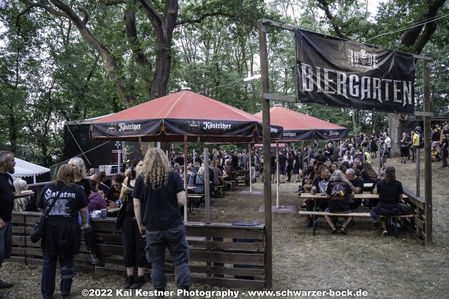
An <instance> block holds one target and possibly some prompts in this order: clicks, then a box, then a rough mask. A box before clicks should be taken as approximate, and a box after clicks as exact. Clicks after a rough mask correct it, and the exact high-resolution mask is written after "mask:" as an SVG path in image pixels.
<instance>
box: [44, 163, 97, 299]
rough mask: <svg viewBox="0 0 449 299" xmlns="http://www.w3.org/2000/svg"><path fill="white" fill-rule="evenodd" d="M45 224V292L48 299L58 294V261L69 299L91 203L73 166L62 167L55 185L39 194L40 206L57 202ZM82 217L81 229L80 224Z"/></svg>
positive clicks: (66, 296) (87, 225)
mask: <svg viewBox="0 0 449 299" xmlns="http://www.w3.org/2000/svg"><path fill="white" fill-rule="evenodd" d="M55 200H56V202H55V204H54V206H53V207H52V209H51V210H50V212H49V214H48V218H47V220H46V222H45V230H44V235H43V237H42V243H41V246H42V252H43V257H44V265H43V267H42V284H41V292H42V297H43V298H44V299H50V298H53V292H54V291H55V276H56V261H57V259H58V257H59V264H60V265H61V284H60V288H61V297H62V298H69V296H70V290H71V288H72V279H73V276H74V256H75V255H76V254H77V253H78V251H79V248H80V245H81V229H82V230H86V229H87V228H88V227H89V224H88V223H87V214H88V213H87V204H88V199H87V196H86V194H85V193H84V191H83V189H82V188H81V187H80V186H79V185H77V184H75V183H74V170H73V168H72V166H71V165H67V164H64V165H62V166H61V167H60V168H59V170H58V173H57V174H56V179H55V181H54V182H53V183H50V184H47V185H46V186H45V187H44V188H43V189H42V191H41V192H40V194H39V197H38V200H37V206H38V207H40V208H46V207H48V206H50V205H51V204H52V202H53V201H55ZM78 213H80V214H81V227H80V224H79V222H78Z"/></svg>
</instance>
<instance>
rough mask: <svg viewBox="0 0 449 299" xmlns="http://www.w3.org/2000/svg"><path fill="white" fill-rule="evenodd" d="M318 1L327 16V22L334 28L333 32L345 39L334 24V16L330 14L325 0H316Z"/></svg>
mask: <svg viewBox="0 0 449 299" xmlns="http://www.w3.org/2000/svg"><path fill="white" fill-rule="evenodd" d="M317 1H318V3H319V4H320V5H319V6H320V8H321V9H322V10H323V11H324V13H325V14H326V17H327V18H328V20H329V22H330V23H331V25H332V28H334V31H335V34H337V36H338V37H341V38H345V39H347V37H346V36H345V35H344V34H343V33H341V31H340V28H339V27H338V26H337V25H336V24H335V21H334V20H335V18H334V16H333V15H332V14H331V12H330V9H329V4H328V3H327V2H326V0H317Z"/></svg>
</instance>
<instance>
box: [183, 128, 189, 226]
mask: <svg viewBox="0 0 449 299" xmlns="http://www.w3.org/2000/svg"><path fill="white" fill-rule="evenodd" d="M187 180H188V174H187V135H184V190H185V192H186V203H185V205H184V222H187V202H188V201H189V200H188V198H187V183H188V182H187Z"/></svg>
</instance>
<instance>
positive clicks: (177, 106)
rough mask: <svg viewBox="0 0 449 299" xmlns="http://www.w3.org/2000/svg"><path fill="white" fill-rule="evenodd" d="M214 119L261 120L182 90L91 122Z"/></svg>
mask: <svg viewBox="0 0 449 299" xmlns="http://www.w3.org/2000/svg"><path fill="white" fill-rule="evenodd" d="M155 118H157V119H166V118H171V119H214V120H235V121H256V122H260V119H258V118H257V117H255V116H254V115H252V114H250V113H248V112H245V111H243V110H240V109H238V108H235V107H232V106H229V105H226V104H224V103H222V102H219V101H216V100H213V99H211V98H208V97H206V96H203V95H200V94H197V93H194V92H192V91H188V90H183V91H180V92H177V93H174V94H171V95H167V96H164V97H161V98H157V99H154V100H152V101H148V102H145V103H143V104H140V105H137V106H134V107H131V108H128V109H126V110H123V111H120V112H117V113H115V114H112V115H109V116H106V117H104V118H101V119H99V120H97V121H94V123H103V122H115V121H128V120H130V119H133V120H143V119H155Z"/></svg>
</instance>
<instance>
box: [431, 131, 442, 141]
mask: <svg viewBox="0 0 449 299" xmlns="http://www.w3.org/2000/svg"><path fill="white" fill-rule="evenodd" d="M432 141H440V132H433V133H432Z"/></svg>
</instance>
